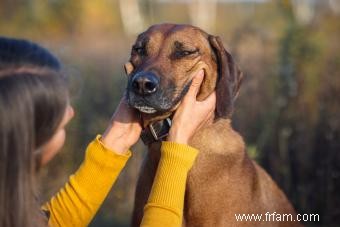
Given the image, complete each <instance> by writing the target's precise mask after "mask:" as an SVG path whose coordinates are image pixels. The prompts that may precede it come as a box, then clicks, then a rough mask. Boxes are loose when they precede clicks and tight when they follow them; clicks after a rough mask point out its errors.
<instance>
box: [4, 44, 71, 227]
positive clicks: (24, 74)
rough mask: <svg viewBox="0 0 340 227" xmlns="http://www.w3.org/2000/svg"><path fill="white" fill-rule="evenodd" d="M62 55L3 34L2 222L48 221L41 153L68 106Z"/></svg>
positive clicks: (12, 226)
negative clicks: (39, 184) (40, 190)
mask: <svg viewBox="0 0 340 227" xmlns="http://www.w3.org/2000/svg"><path fill="white" fill-rule="evenodd" d="M59 70H60V64H59V62H58V60H57V59H56V58H55V57H54V56H53V55H52V54H51V53H49V52H48V51H47V50H46V49H44V48H42V47H40V46H38V45H36V44H34V43H31V42H28V41H25V40H16V39H9V38H2V37H0V226H2V227H22V226H26V227H33V226H44V225H45V226H46V221H45V220H44V216H43V215H42V213H41V211H40V206H39V204H38V202H37V198H36V190H35V172H36V171H35V170H36V167H37V165H38V164H39V163H37V160H36V156H35V153H36V152H37V150H38V149H39V147H41V146H42V145H43V144H45V143H46V142H47V141H48V140H49V139H50V138H51V137H52V136H53V134H54V133H55V131H56V129H57V127H58V125H59V124H60V122H61V120H62V117H63V115H64V111H65V108H66V105H67V100H68V93H67V86H66V84H65V80H64V79H63V77H62V75H61V73H59Z"/></svg>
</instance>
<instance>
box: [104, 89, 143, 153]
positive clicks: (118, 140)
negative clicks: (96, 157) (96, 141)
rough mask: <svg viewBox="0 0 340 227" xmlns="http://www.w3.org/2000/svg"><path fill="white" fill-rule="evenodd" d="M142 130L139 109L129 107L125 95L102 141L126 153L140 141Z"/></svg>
mask: <svg viewBox="0 0 340 227" xmlns="http://www.w3.org/2000/svg"><path fill="white" fill-rule="evenodd" d="M141 131H142V126H141V124H140V119H139V118H138V113H137V110H134V109H132V108H131V107H129V105H128V104H127V100H126V97H125V96H124V97H123V98H122V99H121V100H120V103H119V105H118V108H117V110H116V112H115V113H114V114H113V117H112V119H111V122H110V125H109V126H108V128H107V129H106V131H105V132H104V134H103V136H102V138H101V141H102V142H103V143H104V145H105V146H107V147H108V148H110V149H112V150H114V151H116V152H117V153H119V154H124V153H126V152H127V151H128V150H129V149H130V147H131V146H132V145H134V144H135V143H136V142H137V141H138V139H139V136H140V134H141Z"/></svg>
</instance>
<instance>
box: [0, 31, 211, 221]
mask: <svg viewBox="0 0 340 227" xmlns="http://www.w3.org/2000/svg"><path fill="white" fill-rule="evenodd" d="M60 68H61V66H60V63H59V61H58V60H57V59H56V58H55V57H54V56H53V55H52V54H51V53H49V52H48V51H47V50H46V49H43V48H42V47H40V46H38V45H36V44H34V43H31V42H28V41H25V40H15V39H9V38H1V37H0V183H1V184H0V226H3V227H22V226H27V227H31V226H47V225H48V226H86V225H88V224H89V223H90V221H91V220H92V218H93V216H94V215H95V213H96V212H97V210H98V209H99V207H100V205H101V204H102V203H103V201H104V199H105V197H106V195H107V194H108V192H109V190H110V189H111V187H112V185H113V184H114V182H115V180H116V179H117V177H118V175H119V173H120V171H121V170H122V168H123V167H124V165H125V163H126V162H127V160H128V159H129V157H130V156H131V152H130V151H129V149H130V147H131V146H132V145H133V144H135V143H136V142H137V140H138V139H139V136H140V133H141V125H140V123H139V120H138V118H137V117H136V113H135V111H134V110H133V109H131V108H129V107H128V105H127V104H126V102H125V100H124V98H123V99H122V100H121V102H120V104H119V106H118V108H117V110H116V112H115V114H114V115H113V117H112V120H111V122H110V124H109V126H108V128H107V130H106V131H105V132H104V134H103V136H97V137H96V139H94V140H93V141H92V142H91V143H90V144H89V146H88V148H87V150H86V155H85V159H84V161H83V163H82V164H81V166H80V168H79V169H78V170H77V171H76V173H75V174H74V175H72V176H71V177H70V179H69V181H68V182H67V183H66V184H65V186H64V187H63V188H62V189H61V190H60V191H59V192H58V193H57V194H56V195H55V196H54V197H53V198H52V199H51V200H50V201H48V202H47V203H45V204H44V205H43V206H42V208H40V205H39V204H38V203H37V198H36V190H35V188H34V185H35V177H36V170H37V169H39V168H40V167H41V166H43V165H45V164H46V163H48V162H49V161H50V160H51V159H52V158H53V157H54V156H55V154H56V153H57V152H58V151H59V150H60V148H61V147H62V146H63V144H64V140H65V126H66V125H67V123H68V122H69V121H70V120H71V118H72V117H73V114H74V113H73V109H72V107H71V106H70V103H69V97H68V91H67V84H66V82H65V79H64V77H63V75H62V73H61V72H60ZM202 80H203V72H200V73H199V75H197V76H196V77H195V78H194V79H193V82H192V86H191V88H190V89H189V92H188V93H187V95H186V96H185V98H184V100H183V101H182V104H181V105H180V107H179V109H178V110H177V112H176V114H175V116H174V118H173V125H172V127H171V129H170V132H169V136H168V138H167V141H166V142H163V143H162V147H161V159H160V163H159V166H158V169H157V173H156V177H155V180H154V184H153V188H152V191H151V193H150V196H149V201H148V203H147V205H146V207H145V212H144V217H143V220H142V224H141V225H142V226H180V225H181V222H182V210H183V203H184V202H183V201H184V191H185V181H186V176H187V172H188V171H189V169H190V168H191V166H192V164H193V162H194V160H195V157H196V155H197V150H196V149H194V148H192V147H189V146H188V145H187V144H188V141H189V140H190V138H191V136H192V135H193V134H194V132H195V131H196V130H197V129H198V128H199V127H200V125H202V124H203V123H204V122H205V121H206V119H208V118H209V116H211V114H213V111H214V106H215V94H212V95H211V96H210V97H209V98H208V99H207V100H206V101H204V102H197V101H196V95H197V92H198V90H199V87H200V84H201V82H202ZM193 110H195V111H193ZM193 112H194V113H195V115H194V116H192V113H193ZM42 211H43V212H42Z"/></svg>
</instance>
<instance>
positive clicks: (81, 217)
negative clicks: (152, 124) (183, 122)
mask: <svg viewBox="0 0 340 227" xmlns="http://www.w3.org/2000/svg"><path fill="white" fill-rule="evenodd" d="M99 138H100V137H99V136H97V138H96V139H95V140H94V141H93V142H92V143H90V144H89V146H88V147H87V150H86V155H85V160H84V161H83V163H82V164H81V166H80V167H79V169H78V170H77V172H76V173H75V174H74V175H72V176H71V177H70V179H69V181H68V182H67V183H66V185H65V186H64V187H63V188H62V189H61V190H60V191H59V192H58V193H57V194H56V195H55V196H54V197H53V198H52V199H51V200H50V201H49V202H47V203H46V204H44V205H43V207H42V209H43V210H45V211H49V213H50V218H49V226H53V227H55V226H72V227H81V226H87V225H88V224H89V223H90V222H91V220H92V218H93V217H94V215H95V214H96V212H97V211H98V209H99V207H100V206H101V204H102V203H103V201H104V199H105V197H106V196H107V194H108V192H109V191H110V189H111V187H112V185H113V184H114V183H115V181H116V179H117V177H118V175H119V173H120V171H121V170H122V169H123V168H124V166H125V164H126V162H127V160H128V159H129V158H130V156H131V152H130V151H129V152H128V153H127V154H125V155H120V154H117V153H115V152H113V151H112V150H109V149H108V148H106V147H105V146H104V145H103V144H102V143H101V142H100V140H99ZM197 153H198V152H197V150H196V149H194V148H192V147H189V146H186V145H182V144H177V143H173V142H163V143H162V146H161V159H160V162H159V165H158V169H157V173H156V176H155V180H154V183H153V186H152V190H151V193H150V196H149V200H148V203H147V204H146V206H145V208H144V216H143V220H142V224H141V226H148V227H152V226H165V227H166V226H169V227H172V226H174V227H175V226H181V224H182V212H183V204H184V192H185V183H186V178H187V173H188V171H189V169H190V168H191V166H192V164H193V162H194V160H195V158H196V156H197Z"/></svg>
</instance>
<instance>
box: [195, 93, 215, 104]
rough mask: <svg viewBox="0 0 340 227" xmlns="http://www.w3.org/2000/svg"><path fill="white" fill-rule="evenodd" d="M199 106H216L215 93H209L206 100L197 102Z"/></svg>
mask: <svg viewBox="0 0 340 227" xmlns="http://www.w3.org/2000/svg"><path fill="white" fill-rule="evenodd" d="M199 103H200V105H208V106H210V105H211V106H215V104H216V92H215V91H214V92H213V93H211V94H210V95H209V96H208V97H207V98H206V99H204V100H202V101H200V102H199Z"/></svg>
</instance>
